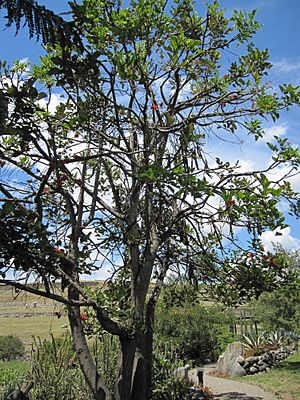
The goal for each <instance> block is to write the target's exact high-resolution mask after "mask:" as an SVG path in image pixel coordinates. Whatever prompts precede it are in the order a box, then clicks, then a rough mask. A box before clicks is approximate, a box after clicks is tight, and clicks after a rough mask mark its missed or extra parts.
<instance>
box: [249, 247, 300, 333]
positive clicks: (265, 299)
mask: <svg viewBox="0 0 300 400" xmlns="http://www.w3.org/2000/svg"><path fill="white" fill-rule="evenodd" d="M274 250H275V251H274V252H275V254H276V255H277V257H278V256H280V257H282V258H283V259H285V261H286V263H287V264H288V269H289V271H290V272H291V273H293V274H295V276H296V277H297V279H296V280H295V281H294V282H293V283H292V284H291V285H288V286H285V287H283V288H278V289H277V290H274V291H273V292H271V293H266V292H264V293H262V294H261V296H260V297H259V299H258V300H253V302H252V304H251V313H252V314H253V316H254V317H255V318H256V319H257V320H258V321H259V322H260V323H261V325H262V326H263V328H264V329H266V330H270V331H272V330H273V331H274V330H278V329H284V330H286V331H297V332H299V329H300V318H299V317H300V304H299V295H300V287H299V278H300V274H299V272H300V271H299V255H300V254H299V251H289V252H287V251H285V250H284V249H283V248H281V247H277V248H275V249H274Z"/></svg>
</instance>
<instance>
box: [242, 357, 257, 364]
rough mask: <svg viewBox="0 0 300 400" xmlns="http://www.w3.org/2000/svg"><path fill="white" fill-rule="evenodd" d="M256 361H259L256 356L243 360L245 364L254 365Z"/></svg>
mask: <svg viewBox="0 0 300 400" xmlns="http://www.w3.org/2000/svg"><path fill="white" fill-rule="evenodd" d="M258 360H259V358H258V356H251V357H247V358H246V359H245V361H246V362H247V363H249V364H255V363H257V362H258Z"/></svg>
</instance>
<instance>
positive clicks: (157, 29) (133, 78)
mask: <svg viewBox="0 0 300 400" xmlns="http://www.w3.org/2000/svg"><path fill="white" fill-rule="evenodd" d="M70 6H71V8H72V24H73V25H74V27H75V28H74V29H76V31H78V32H79V33H80V37H81V42H82V43H84V48H83V47H82V45H81V44H80V45H79V46H77V44H76V42H75V43H74V45H73V46H72V47H70V46H67V47H64V46H60V45H59V43H57V44H56V45H55V46H48V55H47V56H46V57H44V58H43V59H42V62H41V65H40V66H35V67H34V68H33V70H32V71H31V72H27V76H26V73H25V72H26V68H25V66H24V64H22V63H17V64H16V65H15V66H13V67H12V68H11V69H9V68H7V66H6V65H5V64H2V72H1V76H2V85H1V92H0V102H1V103H0V104H1V107H0V114H1V119H0V123H1V124H0V126H1V145H0V156H1V159H2V161H1V165H2V168H1V172H2V175H1V180H2V181H1V182H0V191H1V192H2V198H1V201H2V202H3V206H2V212H1V219H0V231H1V232H0V233H1V235H0V246H1V252H2V262H1V269H0V271H1V274H2V279H1V280H0V283H4V284H10V285H12V286H14V287H15V288H17V289H23V290H27V291H29V292H32V293H36V294H39V295H41V296H45V297H49V298H52V299H55V300H56V301H59V302H62V303H64V304H66V305H67V306H68V315H69V321H70V326H71V331H72V335H73V339H74V344H75V348H76V351H77V354H78V358H79V362H80V365H81V368H82V371H83V374H84V376H85V378H86V381H87V384H88V385H89V387H90V388H91V390H92V392H93V393H94V397H95V399H97V400H98V399H99V400H100V399H101V400H102V399H109V398H111V395H112V394H111V393H109V391H108V389H107V387H105V384H104V382H103V381H102V380H101V377H100V376H99V374H98V371H97V369H96V367H95V364H94V362H93V359H92V356H91V355H90V352H89V349H88V346H87V343H86V338H85V327H87V328H88V330H89V331H91V330H92V331H93V332H95V333H96V334H99V332H100V331H101V329H102V330H103V329H104V330H105V331H107V332H109V333H111V334H112V335H116V336H118V337H119V340H120V347H121V355H120V366H119V376H118V380H117V382H116V390H115V393H114V398H115V399H122V400H127V399H131V400H136V399H141V398H142V399H146V400H147V399H149V398H150V396H151V359H152V344H153V320H154V310H155V305H156V303H157V300H158V297H159V294H160V290H161V287H162V286H163V284H164V282H165V277H166V275H167V273H168V272H170V271H171V272H173V273H174V274H175V273H177V274H178V275H179V276H182V275H185V276H186V278H187V279H189V281H190V282H192V283H194V284H195V285H197V284H198V283H199V282H202V283H206V284H207V288H212V291H213V292H216V293H221V295H222V296H224V297H227V300H228V302H230V301H234V302H236V301H239V299H240V298H241V297H245V298H247V297H248V295H249V291H248V289H249V288H251V289H253V288H254V289H255V290H254V291H253V293H254V294H255V295H258V294H259V293H260V292H261V291H262V290H271V289H273V288H274V287H276V286H277V285H279V284H283V283H284V281H285V280H286V279H287V276H286V270H285V265H284V263H283V264H282V263H280V262H278V263H276V262H275V263H274V262H271V261H270V260H269V259H268V258H267V256H266V255H265V254H264V252H263V251H262V249H261V248H260V243H259V235H260V234H261V233H262V232H263V231H264V230H265V229H267V228H270V229H275V228H277V227H283V226H285V223H284V218H283V215H282V214H281V212H280V211H279V210H278V208H277V204H278V202H279V201H281V200H282V199H286V200H287V201H289V202H290V204H291V207H292V208H293V211H294V212H295V213H297V212H298V195H297V193H295V192H294V191H293V190H292V188H291V186H290V184H289V183H288V178H289V177H290V176H292V175H293V174H295V173H297V171H298V165H299V160H300V157H299V153H298V151H297V150H296V149H295V148H294V147H293V146H292V145H290V144H289V143H288V141H287V140H286V139H280V138H277V144H271V143H270V144H268V146H269V148H270V151H272V152H273V159H272V163H271V164H270V165H269V166H267V167H266V168H265V169H264V170H253V171H246V172H244V171H243V169H242V168H241V166H240V164H239V163H238V162H237V163H235V164H231V163H229V162H228V161H226V160H221V159H220V158H218V157H213V156H211V155H210V154H208V153H207V152H206V146H205V143H206V141H207V140H212V138H221V143H222V141H228V140H230V141H231V140H237V142H239V141H240V140H241V139H240V138H239V137H240V136H241V137H242V136H243V135H249V136H250V137H253V138H254V139H258V138H260V137H263V135H264V132H263V128H262V123H263V121H264V120H265V119H268V118H272V119H273V120H276V119H277V118H278V117H279V112H280V110H283V109H287V108H289V107H291V106H292V105H293V104H299V88H294V87H293V86H291V85H282V86H281V87H280V90H281V93H280V94H279V93H275V92H273V91H272V88H271V87H270V86H269V84H268V82H265V79H264V77H265V75H267V73H268V70H269V69H270V67H271V64H270V63H269V61H268V51H267V50H263V51H260V50H259V49H257V48H256V47H255V46H254V44H252V42H251V40H252V36H253V35H254V34H255V32H256V30H257V29H258V28H259V24H258V23H257V22H256V21H255V12H251V13H244V12H241V11H237V12H234V13H233V16H232V18H230V19H227V18H226V17H225V15H224V12H223V11H222V10H220V9H219V5H218V3H217V2H214V4H212V5H209V6H208V8H207V11H206V14H205V16H204V17H201V16H199V15H198V14H197V13H196V12H195V10H194V6H193V4H192V2H190V1H189V0H182V1H178V2H174V3H167V2H164V1H161V0H158V1H155V2H154V1H153V0H139V1H132V3H131V5H130V6H128V7H124V6H122V5H121V4H120V3H118V2H114V1H106V2H102V1H99V0H97V1H95V0H84V1H83V2H82V4H81V5H78V4H76V2H71V3H70ZM237 47H238V49H239V52H240V54H241V55H240V56H239V57H234V56H233V55H232V50H234V51H235V50H236V48H237ZM228 60H229V61H228ZM24 73H25V75H24ZM42 85H43V86H44V89H43V90H44V91H42V90H41V89H40V88H41V86H42ZM55 90H56V91H57V90H60V93H62V94H63V95H64V96H65V97H64V99H63V100H62V102H61V103H60V105H59V106H58V107H57V108H56V111H55V112H51V110H50V108H49V104H50V102H51V96H53V91H55ZM45 99H46V100H45ZM283 167H284V172H283V174H284V180H282V179H281V178H274V176H275V175H271V174H270V173H271V172H272V171H277V172H278V171H281V170H283ZM281 168H282V169H281ZM276 176H278V175H276ZM236 228H239V229H241V228H243V229H246V230H247V231H248V234H249V240H250V241H251V242H249V243H251V244H249V246H248V247H249V248H247V249H242V248H241V246H240V245H238V242H237V241H236ZM249 254H251V256H249ZM232 259H234V260H235V261H234V262H232ZM105 262H106V263H110V265H111V271H112V273H111V278H110V280H109V282H108V283H107V284H106V285H104V286H103V287H102V288H99V289H97V290H94V291H90V290H87V289H86V288H85V287H84V286H83V285H82V282H81V274H82V273H86V272H90V273H91V272H93V271H95V270H99V269H101V266H102V265H103V264H104V263H105ZM251 266H252V267H253V268H252V269H251ZM10 270H14V271H15V274H16V275H15V276H16V279H13V278H12V275H9V271H10ZM245 271H247V273H248V275H247V277H248V278H247V279H245V276H244V275H245V274H244V272H245ZM32 277H34V278H35V279H36V280H37V282H38V283H39V287H38V288H37V287H33V286H32V285H31V284H30V279H31V278H32ZM258 277H259V279H258ZM55 281H61V285H62V289H64V290H67V295H62V294H59V293H58V292H57V289H56V285H55V284H54V283H53V282H55ZM245 286H246V289H247V291H246V293H243V292H242V291H243V289H244V287H245ZM229 289H230V290H229ZM251 294H252V292H251ZM80 307H87V308H88V311H84V313H83V311H82V308H80ZM87 314H88V315H87ZM89 319H91V320H92V321H93V323H91V324H90V323H89V321H88V320H89Z"/></svg>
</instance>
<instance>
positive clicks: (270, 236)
mask: <svg viewBox="0 0 300 400" xmlns="http://www.w3.org/2000/svg"><path fill="white" fill-rule="evenodd" d="M276 233H277V236H276ZM279 234H281V236H279ZM261 240H262V244H263V246H264V248H265V249H266V250H267V251H272V250H273V244H280V245H281V246H282V247H283V248H285V249H286V250H292V249H296V248H298V247H300V240H299V239H297V238H295V237H293V236H292V235H291V228H290V227H289V226H288V227H286V228H284V229H282V230H278V229H276V230H275V231H266V232H263V234H262V235H261Z"/></svg>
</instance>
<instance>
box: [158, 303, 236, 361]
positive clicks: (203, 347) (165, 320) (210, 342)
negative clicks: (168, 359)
mask: <svg viewBox="0 0 300 400" xmlns="http://www.w3.org/2000/svg"><path fill="white" fill-rule="evenodd" d="M230 322H231V317H230V315H229V314H227V313H226V312H222V311H221V310H220V308H218V307H213V306H211V307H210V308H209V310H207V309H205V308H204V307H202V306H200V305H192V306H188V305H186V306H185V307H172V308H165V307H163V306H162V305H161V306H160V307H159V309H158V312H157V315H156V332H157V336H156V341H158V342H159V343H160V345H162V346H163V345H168V346H169V347H172V349H173V351H175V352H176V353H177V354H178V356H179V358H181V359H182V360H183V361H190V360H192V361H193V362H194V363H195V364H198V365H199V364H203V363H205V362H206V361H207V360H208V359H209V360H211V361H215V360H216V359H217V357H218V356H219V354H220V353H221V352H222V351H223V350H224V348H225V347H226V345H227V344H228V343H230V341H232V339H233V338H232V334H231V332H230V329H229V325H230Z"/></svg>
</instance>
